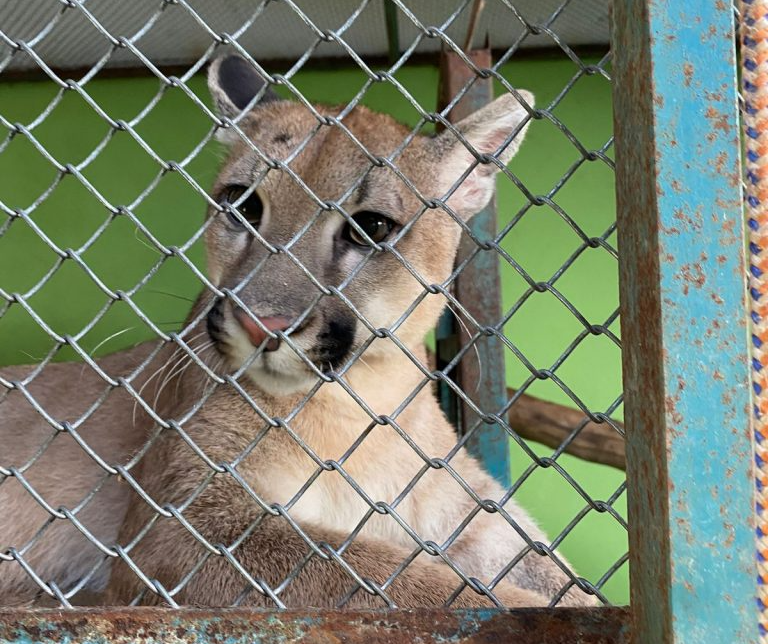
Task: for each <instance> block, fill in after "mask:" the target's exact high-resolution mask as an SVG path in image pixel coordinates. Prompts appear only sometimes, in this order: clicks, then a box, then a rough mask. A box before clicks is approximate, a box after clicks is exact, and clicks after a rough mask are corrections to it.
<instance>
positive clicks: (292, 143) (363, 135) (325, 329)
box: [206, 57, 519, 395]
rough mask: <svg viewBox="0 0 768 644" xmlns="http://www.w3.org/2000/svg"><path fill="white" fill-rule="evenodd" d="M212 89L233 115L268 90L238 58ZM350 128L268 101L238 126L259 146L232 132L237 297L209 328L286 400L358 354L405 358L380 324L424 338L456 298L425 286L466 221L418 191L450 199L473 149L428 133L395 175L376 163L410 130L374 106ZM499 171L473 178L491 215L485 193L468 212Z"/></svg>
mask: <svg viewBox="0 0 768 644" xmlns="http://www.w3.org/2000/svg"><path fill="white" fill-rule="evenodd" d="M209 86H210V88H211V91H212V94H213V96H214V99H215V100H216V103H217V106H218V108H219V111H220V113H222V114H223V115H225V116H232V117H233V118H234V116H235V115H239V114H240V112H241V111H242V110H243V108H246V107H249V103H250V102H253V100H252V99H254V97H256V98H257V97H258V96H257V95H258V94H259V93H263V84H262V82H261V80H260V79H259V78H258V76H256V74H255V72H253V71H252V70H251V68H250V66H249V65H248V64H247V63H246V62H245V61H243V60H242V59H240V58H236V57H230V58H227V59H223V60H219V61H216V62H215V63H214V64H213V65H212V67H211V70H210V73H209ZM244 88H246V89H244ZM317 110H318V111H319V112H320V113H321V114H324V115H327V116H335V115H336V114H337V113H338V110H334V109H332V108H321V107H317ZM518 121H519V119H518ZM342 124H343V127H339V126H338V125H319V122H318V120H317V118H316V117H315V116H314V115H313V114H312V113H311V112H310V111H309V110H308V109H307V108H306V107H305V106H303V105H301V104H299V103H295V102H291V101H283V100H278V99H277V98H276V97H272V96H269V95H267V96H265V97H264V98H263V99H262V100H261V102H259V103H258V104H257V105H256V106H255V107H253V108H252V109H251V110H250V111H249V112H248V113H247V114H245V116H244V117H243V118H242V119H241V120H240V121H239V127H240V129H241V130H242V132H243V133H244V134H245V136H246V137H247V139H248V141H247V142H246V141H243V140H242V139H241V138H240V137H239V135H232V134H228V135H227V137H228V138H229V139H230V144H231V149H230V154H229V158H228V159H227V161H226V163H225V165H224V167H223V169H222V171H221V173H220V174H219V177H218V178H217V181H216V184H215V186H214V188H213V192H212V196H213V198H214V200H215V201H216V202H217V203H218V204H219V207H218V208H211V209H210V211H209V217H210V221H209V222H208V223H209V225H208V229H207V231H206V242H207V253H208V270H209V275H210V278H211V280H212V281H213V282H214V283H215V284H216V285H217V286H218V287H219V288H220V289H222V290H224V291H225V292H226V293H227V294H228V295H227V297H226V298H221V299H219V300H218V301H217V303H216V304H215V305H214V307H213V308H212V309H211V310H210V312H209V313H208V317H207V329H208V333H209V335H210V336H211V338H212V339H213V340H214V341H215V343H216V347H217V349H218V351H219V352H220V353H221V354H222V355H223V356H225V357H226V358H227V361H228V362H229V366H230V367H231V368H233V369H238V368H241V367H244V368H245V371H246V373H247V374H248V375H249V377H250V378H251V380H253V381H254V383H255V384H256V385H257V386H259V387H260V388H262V389H264V390H265V391H267V392H268V393H271V394H273V395H285V394H290V393H295V392H299V391H303V390H307V389H309V388H310V387H311V386H312V385H314V384H315V383H316V382H317V377H318V375H317V373H318V371H319V372H328V371H331V370H340V369H342V368H343V367H344V366H345V364H346V363H347V362H348V361H349V360H350V358H352V357H353V355H354V354H355V352H361V351H364V352H365V355H364V357H365V360H366V362H367V361H369V359H373V360H375V359H378V358H383V359H386V355H387V352H388V351H392V350H396V351H400V349H398V348H397V346H396V343H395V342H393V341H392V340H391V339H389V338H384V339H374V338H375V335H374V331H375V330H379V329H386V330H387V331H386V332H385V333H392V334H393V335H395V336H396V337H397V338H398V339H399V340H400V341H401V342H403V343H404V344H406V345H408V344H410V345H412V344H413V343H414V342H421V341H422V339H423V337H424V335H425V334H426V332H427V331H429V330H430V329H431V328H433V326H434V324H435V322H436V320H437V317H438V315H439V313H440V311H441V310H442V308H443V306H444V304H445V299H444V297H443V296H441V295H439V294H437V295H432V294H428V291H427V290H426V288H425V287H426V286H428V285H430V284H436V283H440V282H442V281H443V280H445V279H446V278H447V276H448V275H449V274H450V272H451V269H452V265H453V260H454V255H455V251H456V247H457V244H458V240H459V234H460V227H459V225H458V224H457V223H456V221H455V220H454V219H453V218H452V216H451V215H450V214H449V213H448V212H446V210H444V209H441V208H431V209H426V210H425V207H424V203H423V201H422V199H421V198H420V197H419V196H418V194H417V193H421V195H422V197H423V198H424V199H427V200H429V199H434V198H436V197H438V198H439V197H441V196H442V195H443V194H444V193H445V192H446V188H448V187H450V184H451V183H452V182H453V181H455V180H456V179H458V178H459V177H461V175H462V173H463V172H464V171H465V170H466V169H467V168H468V167H469V162H468V161H467V159H466V156H467V154H469V153H468V152H467V151H466V148H463V147H462V149H456V150H455V152H454V153H451V152H447V151H448V150H450V149H453V148H455V145H454V142H453V141H446V140H445V138H444V137H443V136H442V135H441V137H438V138H436V139H429V138H426V137H416V138H414V139H413V140H411V141H410V142H409V143H408V144H407V146H406V147H405V148H404V149H403V150H402V151H401V152H400V154H399V155H398V156H397V158H396V159H395V161H394V164H395V165H396V166H397V171H395V170H393V169H391V168H389V167H387V165H386V164H375V163H374V162H373V161H372V160H371V156H374V157H388V156H390V155H391V154H392V153H393V152H394V151H395V150H396V149H397V148H399V147H400V146H401V145H402V144H403V142H404V141H405V140H406V139H407V138H408V135H409V132H410V130H409V129H408V128H406V127H404V126H402V125H399V124H398V123H396V122H395V121H394V120H393V119H391V118H390V117H388V116H385V115H381V114H375V113H373V112H370V111H369V110H367V109H365V108H361V107H358V108H355V109H354V110H352V111H351V112H350V113H348V114H347V115H345V116H344V118H343V120H342ZM486 129H487V128H486ZM467 138H470V137H469V136H468V137H467ZM502 142H503V140H502ZM486 147H487V146H486ZM495 147H498V146H495ZM495 147H494V148H493V149H491V150H490V151H494V150H495ZM363 148H364V149H365V150H363ZM366 151H367V153H366ZM485 151H487V150H483V152H485ZM456 157H461V158H459V159H457V158H456ZM275 161H277V163H275ZM469 161H471V157H470V159H469ZM457 164H458V165H457ZM457 167H458V168H460V169H458V170H457ZM493 169H494V168H491V169H487V172H485V174H487V175H488V177H490V179H489V180H488V181H484V179H483V176H482V173H481V172H480V171H479V170H478V171H475V173H473V175H472V177H474V175H477V177H474V179H476V180H475V181H474V184H472V183H471V182H470V184H471V185H470V186H469V187H470V192H471V191H474V192H475V193H477V192H478V190H479V191H480V192H483V193H485V192H487V193H488V194H487V196H486V195H485V194H483V195H482V196H481V197H480V201H483V203H480V205H479V207H476V204H475V203H474V202H475V201H477V198H476V195H475V197H474V201H473V196H472V195H470V196H469V197H467V196H466V195H462V194H461V190H457V191H455V192H454V193H453V194H452V196H451V197H450V199H449V200H448V202H447V203H448V205H449V206H450V208H449V210H450V211H452V212H453V214H454V216H455V217H466V216H467V214H466V211H467V209H472V208H476V209H477V210H479V209H480V208H482V207H483V206H484V205H485V203H486V202H487V200H488V198H490V194H491V191H492V189H493V186H492V183H491V182H492V176H491V175H492V174H493V173H492V170H493ZM483 170H486V168H484V169H483ZM457 172H458V174H457ZM400 174H401V175H402V177H401V176H399V175H400ZM453 175H455V176H453ZM409 183H410V184H411V185H410V186H409V185H408V184H409ZM446 183H447V184H448V185H446ZM465 183H466V182H465ZM485 184H488V186H486V185H485ZM377 246H378V248H377ZM379 335H381V333H379Z"/></svg>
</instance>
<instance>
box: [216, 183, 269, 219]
mask: <svg viewBox="0 0 768 644" xmlns="http://www.w3.org/2000/svg"><path fill="white" fill-rule="evenodd" d="M247 191H248V186H228V187H227V188H226V190H224V193H223V194H222V197H221V203H222V204H229V205H231V206H235V208H237V210H238V211H239V212H240V214H241V215H242V216H243V217H244V218H245V219H246V220H247V221H248V223H249V224H251V226H253V227H254V228H258V227H259V225H261V217H262V215H263V214H264V203H263V202H262V200H261V197H259V195H258V193H257V192H256V191H253V192H252V193H251V194H250V195H248V197H247V198H246V199H245V200H244V201H242V202H240V203H238V204H237V205H235V203H236V202H237V201H238V199H240V198H241V197H242V196H243V195H244V194H245V193H246V192H247ZM226 213H227V217H228V219H229V221H230V223H231V224H232V225H233V226H235V227H236V228H244V226H243V222H242V221H240V219H238V218H237V216H236V215H235V213H234V212H232V211H231V210H230V209H227V211H226Z"/></svg>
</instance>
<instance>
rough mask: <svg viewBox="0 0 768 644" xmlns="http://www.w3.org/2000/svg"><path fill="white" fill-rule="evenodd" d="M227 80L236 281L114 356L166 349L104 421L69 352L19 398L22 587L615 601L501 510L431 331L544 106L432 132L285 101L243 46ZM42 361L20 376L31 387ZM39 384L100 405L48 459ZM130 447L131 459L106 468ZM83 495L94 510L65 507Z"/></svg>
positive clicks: (220, 225) (199, 601)
mask: <svg viewBox="0 0 768 644" xmlns="http://www.w3.org/2000/svg"><path fill="white" fill-rule="evenodd" d="M208 85H209V88H210V91H211V94H212V96H213V99H214V102H215V105H216V108H217V110H218V114H219V116H220V117H221V118H222V119H223V121H222V123H224V125H223V126H222V127H221V128H220V130H219V138H220V139H221V140H223V141H224V142H225V143H226V144H227V145H228V146H229V149H228V156H227V158H226V161H225V162H224V165H223V167H222V169H221V172H220V174H219V176H218V178H217V180H216V182H215V185H214V187H213V190H212V193H211V201H210V206H209V211H208V217H207V220H206V230H205V242H206V251H207V275H208V279H209V280H210V283H211V285H212V286H213V287H214V288H212V289H205V290H204V292H203V293H202V294H201V296H200V297H199V299H198V300H197V301H196V303H195V304H194V306H193V307H192V311H191V313H190V315H189V318H188V324H187V326H186V331H185V332H184V334H183V337H184V338H185V339H186V342H187V343H188V344H189V346H190V347H191V348H192V349H194V351H195V353H194V356H193V355H190V354H189V353H188V352H187V351H186V350H185V349H184V348H183V347H182V346H181V344H180V343H179V346H178V347H176V346H173V347H172V349H168V348H163V349H161V350H160V351H159V353H153V351H154V349H153V345H151V343H149V344H145V345H141V346H139V347H137V348H135V349H133V350H130V351H127V352H123V353H122V354H117V355H114V356H110V357H108V358H105V359H104V360H102V361H100V362H99V365H100V367H101V369H102V370H103V371H104V372H105V374H108V375H109V374H114V375H115V377H116V375H121V376H126V375H127V374H130V373H131V372H132V370H134V369H136V368H137V367H138V366H139V365H144V368H143V369H142V370H140V373H141V375H140V376H137V377H136V378H134V379H129V382H130V387H131V388H132V389H133V390H134V391H135V392H139V391H140V392H142V400H144V401H146V402H145V403H142V404H139V405H137V404H136V402H135V399H134V396H131V395H129V394H128V393H127V391H126V389H127V387H126V386H125V382H126V381H123V386H122V387H114V388H113V389H112V390H111V392H110V394H109V395H108V396H107V397H106V399H105V400H104V402H103V404H102V405H101V407H99V408H98V409H97V410H96V411H95V412H94V413H93V414H92V415H91V416H88V417H87V418H85V419H84V420H83V419H82V415H83V412H84V411H85V410H87V409H89V408H90V407H91V406H92V405H93V403H94V402H95V401H96V400H97V399H98V397H99V395H101V392H102V390H103V389H104V388H105V387H106V385H105V383H104V379H103V378H102V377H100V376H99V375H97V374H95V373H94V372H93V371H92V369H90V368H88V367H85V368H83V367H80V366H75V365H52V366H50V367H48V368H47V369H46V370H44V371H43V373H42V374H40V375H39V376H38V377H37V378H36V379H35V380H33V381H32V383H31V384H30V385H29V387H27V388H25V387H22V386H15V388H14V389H13V390H12V391H10V393H9V395H8V399H7V400H6V401H5V403H4V405H3V409H2V414H1V415H0V444H2V445H3V446H4V448H3V450H4V451H3V454H2V460H1V461H0V465H1V466H2V467H5V468H6V469H9V470H10V468H12V467H13V468H16V469H13V471H12V472H10V474H11V476H8V477H7V478H6V480H5V481H4V482H3V483H2V484H0V515H1V516H2V517H3V521H2V524H1V525H0V553H5V554H4V555H2V556H3V557H4V558H5V559H7V561H3V560H0V603H22V602H25V601H29V599H30V597H31V596H32V595H33V594H34V592H35V591H36V590H39V588H38V586H39V584H36V583H35V582H34V581H33V580H32V578H31V576H30V575H29V574H28V573H27V571H25V567H28V568H29V569H31V570H34V571H35V573H36V574H37V575H39V577H40V578H41V580H42V581H49V580H54V581H55V582H56V584H57V585H56V586H55V587H54V588H55V589H56V590H58V589H59V588H67V587H69V586H71V585H72V584H75V583H77V580H79V579H85V580H86V581H87V585H89V586H90V587H92V588H93V589H95V590H102V589H104V588H105V587H106V595H105V599H104V600H103V601H105V602H106V603H110V604H120V605H125V604H128V603H131V602H134V603H145V604H152V603H164V602H165V603H171V604H173V603H177V604H186V605H196V606H228V605H232V604H241V605H253V606H275V601H274V599H275V598H276V599H277V602H278V603H281V604H282V605H285V606H288V607H300V606H311V607H333V606H337V605H340V604H343V605H345V606H348V607H373V606H383V605H387V604H389V605H390V606H399V607H403V608H409V607H418V606H439V605H443V604H444V603H445V602H446V601H451V602H452V605H453V606H485V605H493V604H494V602H495V601H497V602H500V603H501V604H503V605H506V606H541V605H548V604H550V603H552V602H557V601H559V603H561V604H570V605H586V604H591V603H593V601H594V598H593V597H592V596H590V595H587V594H586V593H584V592H583V591H581V590H580V589H579V588H578V586H574V585H573V583H572V581H571V578H570V576H569V575H567V574H566V573H565V572H564V570H565V569H566V567H567V566H568V562H567V561H566V560H565V559H564V558H563V557H562V556H561V555H559V553H558V555H557V557H556V558H557V560H559V563H558V561H556V560H555V558H553V557H551V556H550V555H548V554H546V553H544V554H539V553H537V552H536V550H535V549H532V548H531V547H530V545H529V544H528V543H527V542H526V539H529V540H532V541H534V542H543V543H546V542H547V539H546V536H545V535H544V534H543V532H542V531H541V529H540V528H539V527H538V526H537V525H536V524H535V522H534V521H533V519H532V518H531V517H530V516H529V514H528V513H527V512H526V511H525V510H524V509H523V508H522V507H520V506H519V505H518V504H517V503H516V502H515V501H514V499H510V500H507V501H506V502H505V503H504V504H503V506H501V505H499V501H501V500H502V498H503V497H504V494H505V491H504V489H503V488H502V487H501V486H500V485H499V484H498V483H497V482H496V481H495V480H494V479H493V478H492V477H491V476H490V475H489V474H488V473H486V472H485V470H484V469H483V468H482V467H481V465H480V464H479V463H478V462H477V461H476V460H475V459H474V458H473V457H472V456H470V455H469V453H468V452H467V451H466V450H465V449H464V448H463V447H461V448H459V449H457V448H456V445H457V436H456V434H455V431H454V429H453V428H452V426H451V425H450V423H449V422H448V420H447V419H446V418H445V416H444V415H443V413H442V412H441V409H440V407H439V405H438V402H437V400H436V398H435V396H434V394H433V392H432V389H431V386H430V379H429V378H428V377H427V376H428V375H429V374H430V370H429V368H428V367H427V366H426V365H427V355H426V350H425V346H424V338H425V335H426V334H427V333H428V331H429V330H430V329H433V328H434V327H435V324H436V322H437V319H438V317H439V315H440V314H441V312H442V311H443V309H444V308H445V306H446V302H447V300H446V297H445V295H444V292H443V291H441V290H440V289H436V288H432V285H439V284H442V283H445V282H446V280H447V279H448V277H449V276H450V274H451V271H452V270H453V264H454V259H455V254H456V250H457V247H458V243H459V239H460V236H461V233H462V227H463V225H464V222H466V221H467V220H468V219H469V218H470V217H471V216H472V215H473V214H474V213H476V212H478V211H480V210H481V209H482V208H483V207H484V206H485V205H486V204H487V203H488V201H489V200H490V198H491V196H492V193H493V191H494V183H495V177H496V174H497V171H498V170H499V168H500V167H501V165H502V164H506V163H507V162H508V161H509V160H510V159H511V157H512V156H513V155H514V153H515V152H516V150H517V149H518V147H519V145H520V142H521V141H522V139H523V135H524V133H525V129H526V127H527V121H528V120H529V118H530V117H529V112H528V110H527V109H526V107H525V106H524V105H523V104H522V103H521V102H520V101H519V100H518V99H517V98H516V97H514V96H512V95H511V94H505V95H504V96H502V97H500V98H497V99H496V100H494V101H493V102H492V103H490V104H488V105H487V106H485V107H483V108H482V109H480V110H478V111H477V112H475V113H474V114H473V115H471V116H469V117H468V118H466V119H464V120H462V121H460V122H459V123H457V124H456V125H455V127H449V128H448V129H446V130H444V131H442V132H441V133H440V134H438V135H435V136H426V135H421V134H419V135H416V136H412V135H411V133H410V132H411V131H410V129H409V128H407V127H405V126H403V125H401V124H399V123H397V122H396V121H395V120H393V119H392V118H391V117H390V116H387V115H384V114H377V113H374V112H372V111H371V110H369V109H367V108H365V107H362V106H357V107H354V108H353V109H351V110H347V111H346V113H344V112H343V110H342V109H341V108H333V107H327V106H322V105H314V106H311V109H308V106H307V105H304V104H301V103H299V102H296V101H290V100H282V99H280V98H278V96H277V95H275V94H273V93H272V92H271V90H269V89H268V88H267V87H265V85H264V82H263V81H262V79H261V78H260V76H259V75H258V74H257V73H256V72H255V71H254V70H253V68H252V67H251V66H250V64H249V63H247V62H246V61H245V60H244V59H242V58H240V57H237V56H229V57H225V58H220V59H218V60H216V61H214V63H213V64H212V65H211V67H210V69H209V73H208ZM518 95H519V97H520V98H521V99H522V101H523V102H524V103H527V104H528V105H529V106H531V105H533V96H532V95H531V94H530V93H528V92H525V91H520V92H518ZM313 112H314V113H313ZM318 116H319V119H318ZM233 123H236V126H235V125H233ZM514 133H517V134H516V136H514V137H512V138H511V140H509V139H510V137H511V135H513V134H514ZM476 154H478V155H481V156H480V157H479V160H480V161H481V162H480V163H475V161H476V157H475V155H476ZM483 155H488V156H483ZM490 155H495V156H493V157H491V156H490ZM382 160H384V161H382ZM473 164H474V167H473ZM470 170H471V171H470ZM462 179H463V180H462ZM211 291H214V293H215V295H212V293H211ZM406 313H407V315H406ZM154 365H159V367H158V368H157V369H155V368H153V367H154ZM29 369H30V368H19V367H16V368H13V369H10V370H6V371H5V372H3V378H4V379H5V381H6V383H7V384H6V386H11V383H18V382H19V381H21V380H22V379H23V378H24V375H25V374H27V373H28V372H29ZM78 371H79V372H80V373H77V372H78ZM206 371H208V372H209V373H206ZM153 372H154V373H153ZM109 377H111V376H109ZM215 380H219V381H221V382H224V381H226V382H224V384H220V385H219V386H215V385H214V381H215ZM161 381H162V385H159V384H158V383H160V382H161ZM113 384H116V383H113ZM25 392H26V393H25ZM148 392H149V395H147V393H148ZM27 394H28V395H30V396H33V397H34V398H35V399H36V400H38V401H40V402H41V404H42V406H43V407H44V408H45V410H46V412H47V413H48V414H50V415H51V416H52V417H53V418H56V419H62V418H67V419H78V418H81V421H82V422H80V424H79V425H78V427H77V428H75V429H74V431H73V428H72V426H71V425H63V426H61V428H60V429H62V430H63V431H61V432H59V434H58V435H56V436H55V438H53V440H52V442H51V443H50V445H48V447H47V449H46V450H45V451H44V452H43V453H42V456H40V457H39V458H38V459H37V461H35V463H34V465H32V466H29V467H27V468H26V469H25V464H27V462H28V461H29V459H30V458H31V457H32V456H33V455H34V454H36V453H37V451H38V450H39V449H40V445H41V442H44V441H45V440H46V437H49V436H52V435H53V433H54V432H53V430H52V429H51V427H50V424H48V423H46V422H45V421H43V420H42V419H40V418H39V417H36V412H35V411H34V409H33V408H32V407H31V406H30V405H29V403H28V401H27ZM153 398H154V400H153ZM201 403H202V404H201ZM158 419H162V420H161V423H160V424H161V425H163V426H162V427H158V426H157V424H156V423H155V421H156V420H158ZM73 422H75V420H70V423H73ZM150 434H153V435H154V440H151V441H149V442H147V437H148V436H149V435H150ZM81 444H83V445H87V446H89V448H90V449H91V450H92V451H93V452H95V453H96V454H98V457H99V458H100V459H102V461H103V463H102V464H101V465H103V466H104V467H102V466H101V465H100V464H99V463H97V462H96V459H95V458H93V457H91V456H89V455H88V453H87V451H88V450H84V449H83V447H82V445H81ZM7 445H11V446H12V447H11V449H10V452H8V451H6V448H5V446H7ZM117 464H121V465H126V464H129V466H126V467H125V468H124V469H122V468H121V469H119V470H118V473H119V476H107V475H106V474H105V468H106V469H109V468H110V467H112V466H114V465H117ZM100 481H101V483H99V482H100ZM97 484H100V485H101V487H100V488H99V489H98V492H97V494H96V495H94V496H93V498H92V499H90V500H89V501H88V502H87V503H83V499H84V497H86V496H87V493H88V490H90V489H91V488H92V487H93V486H94V485H97ZM30 490H34V494H35V495H37V497H38V498H37V499H33V495H32V494H30ZM77 504H80V505H81V506H82V507H80V506H77ZM76 506H77V510H78V511H77V513H76V514H75V516H76V518H77V521H78V523H79V527H78V525H73V523H72V522H71V521H69V520H58V519H50V518H49V517H50V513H51V512H53V513H54V514H56V515H57V516H60V517H62V518H64V519H66V518H67V517H71V516H73V515H72V513H71V512H70V510H71V511H74V508H75V507H76ZM59 508H68V510H66V511H65V510H60V509H59ZM46 522H53V525H51V526H50V527H49V529H48V530H46V531H43V532H42V533H41V534H39V535H37V538H35V535H36V534H37V531H38V530H39V528H40V527H41V526H42V525H43V524H45V523H46ZM523 535H525V537H524V536H523ZM95 539H98V540H99V541H100V542H102V543H103V544H104V546H105V547H106V549H109V553H108V554H111V555H113V556H112V557H111V562H112V566H111V569H110V566H109V565H108V564H109V563H110V562H109V561H102V560H105V553H104V552H102V551H100V550H99V549H98V548H97V547H96V546H94V545H93V544H92V540H95ZM118 544H119V545H118ZM115 548H117V549H115ZM115 553H118V554H119V556H114V554H115ZM416 553H418V554H416ZM513 564H514V565H513ZM396 573H397V574H396ZM504 573H506V574H504ZM497 577H499V578H501V577H503V578H501V579H497ZM67 585H69V586H67ZM81 585H83V586H85V585H86V583H85V582H81ZM488 588H491V589H492V593H491V592H486V590H487V589H488ZM483 589H486V590H483ZM479 590H483V592H478V591H479Z"/></svg>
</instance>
